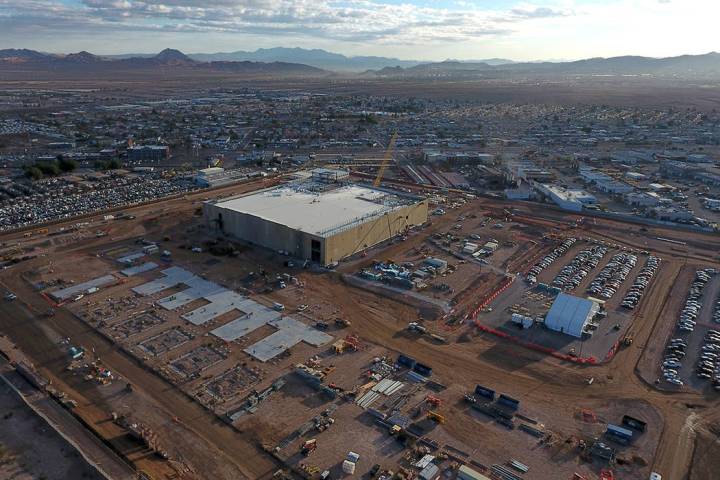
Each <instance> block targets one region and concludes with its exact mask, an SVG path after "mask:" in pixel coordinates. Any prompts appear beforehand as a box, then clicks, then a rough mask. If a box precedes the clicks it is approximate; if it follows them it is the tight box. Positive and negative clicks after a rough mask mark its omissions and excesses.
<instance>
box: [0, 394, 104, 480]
mask: <svg viewBox="0 0 720 480" xmlns="http://www.w3.org/2000/svg"><path fill="white" fill-rule="evenodd" d="M0 422H1V423H0V424H1V425H2V427H1V428H0V478H6V479H15V480H33V479H38V478H46V479H48V480H64V479H68V478H77V479H88V480H100V479H103V478H105V477H104V476H103V475H101V474H100V473H99V472H98V471H97V470H95V469H94V468H92V467H91V466H89V465H88V464H87V463H86V462H85V460H84V459H83V458H82V457H81V456H80V454H79V453H78V451H77V450H75V448H74V447H73V446H72V445H70V444H69V443H68V442H67V441H66V440H65V439H63V438H62V437H61V436H60V435H58V434H57V433H56V432H55V431H54V430H53V429H52V428H51V427H50V425H48V424H47V423H46V422H45V421H44V420H43V419H42V418H40V417H39V416H37V415H36V414H35V412H33V411H32V410H31V409H30V408H29V407H28V406H27V405H26V404H25V403H24V402H23V401H22V400H21V398H20V397H19V396H18V395H17V393H16V392H15V390H14V389H12V388H11V387H10V386H8V385H7V384H6V383H5V382H4V381H3V380H0Z"/></svg>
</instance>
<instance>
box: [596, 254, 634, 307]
mask: <svg viewBox="0 0 720 480" xmlns="http://www.w3.org/2000/svg"><path fill="white" fill-rule="evenodd" d="M636 263H637V255H633V254H632V253H618V254H615V255H613V257H612V258H611V259H610V261H609V262H608V263H607V265H605V267H603V269H602V270H601V271H600V273H598V274H597V276H596V277H595V279H594V280H593V281H592V282H590V285H588V288H587V291H588V293H590V294H592V295H598V296H599V297H601V298H604V299H606V300H607V299H609V298H612V296H613V295H615V292H617V290H618V288H620V285H622V283H623V282H624V281H625V279H626V278H627V276H628V274H629V273H630V270H632V269H633V268H635V264H636Z"/></svg>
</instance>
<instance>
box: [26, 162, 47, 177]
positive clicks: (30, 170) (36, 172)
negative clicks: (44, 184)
mask: <svg viewBox="0 0 720 480" xmlns="http://www.w3.org/2000/svg"><path fill="white" fill-rule="evenodd" d="M25 176H26V177H27V178H30V179H32V180H40V179H41V178H42V177H43V173H42V172H41V171H40V169H39V168H38V167H36V166H35V165H31V166H29V167H25Z"/></svg>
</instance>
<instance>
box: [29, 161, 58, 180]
mask: <svg viewBox="0 0 720 480" xmlns="http://www.w3.org/2000/svg"><path fill="white" fill-rule="evenodd" d="M35 166H36V167H37V168H39V169H40V171H41V172H42V173H43V175H49V176H51V177H54V176H57V175H60V167H58V164H57V162H38V163H36V164H35Z"/></svg>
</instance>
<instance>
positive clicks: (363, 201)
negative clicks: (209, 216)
mask: <svg viewBox="0 0 720 480" xmlns="http://www.w3.org/2000/svg"><path fill="white" fill-rule="evenodd" d="M409 203H411V202H409V201H408V200H407V199H406V198H403V197H400V196H398V195H395V194H392V193H388V192H385V191H382V190H376V189H372V188H368V187H363V186H360V185H344V186H340V187H338V188H333V189H329V190H324V191H317V192H316V191H310V190H309V189H306V188H303V187H301V186H297V185H291V186H282V187H278V188H274V189H271V190H266V191H262V192H257V193H254V194H250V195H246V196H242V197H238V198H234V199H231V200H227V201H224V202H219V203H216V204H215V205H216V206H217V207H220V208H224V209H228V210H232V211H235V212H240V213H245V214H248V215H253V216H256V217H259V218H262V219H264V220H267V221H270V222H273V223H277V224H280V225H285V226H287V227H290V228H292V229H294V230H299V231H301V232H305V233H310V234H313V235H318V236H329V235H331V234H332V233H333V231H335V230H337V229H340V228H342V227H344V226H346V225H350V224H352V223H358V224H360V223H363V222H364V221H367V220H368V219H370V218H372V217H375V216H378V215H381V214H383V213H385V212H389V211H392V210H394V209H396V208H399V207H402V206H406V205H408V204H409Z"/></svg>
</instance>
